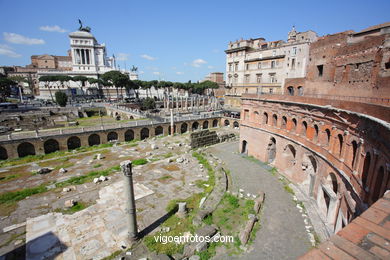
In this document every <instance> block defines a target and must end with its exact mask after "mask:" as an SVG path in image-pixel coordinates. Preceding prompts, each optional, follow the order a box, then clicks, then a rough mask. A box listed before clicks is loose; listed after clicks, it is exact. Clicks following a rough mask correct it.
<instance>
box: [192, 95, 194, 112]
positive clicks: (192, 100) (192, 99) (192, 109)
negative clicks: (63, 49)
mask: <svg viewBox="0 0 390 260" xmlns="http://www.w3.org/2000/svg"><path fill="white" fill-rule="evenodd" d="M193 110H194V98H193V97H191V111H193Z"/></svg>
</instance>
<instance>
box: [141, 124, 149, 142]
mask: <svg viewBox="0 0 390 260" xmlns="http://www.w3.org/2000/svg"><path fill="white" fill-rule="evenodd" d="M146 138H149V128H146V127H144V128H142V129H141V140H144V139H146Z"/></svg>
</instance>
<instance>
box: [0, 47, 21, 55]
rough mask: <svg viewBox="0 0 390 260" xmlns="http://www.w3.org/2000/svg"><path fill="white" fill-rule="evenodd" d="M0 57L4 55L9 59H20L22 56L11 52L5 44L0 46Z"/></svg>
mask: <svg viewBox="0 0 390 260" xmlns="http://www.w3.org/2000/svg"><path fill="white" fill-rule="evenodd" d="M0 55H4V56H7V57H10V58H20V57H22V55H20V54H19V53H16V52H14V51H13V50H12V48H11V47H9V46H8V45H5V44H0Z"/></svg>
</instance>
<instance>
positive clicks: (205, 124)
mask: <svg viewBox="0 0 390 260" xmlns="http://www.w3.org/2000/svg"><path fill="white" fill-rule="evenodd" d="M207 128H209V121H204V122H203V129H207Z"/></svg>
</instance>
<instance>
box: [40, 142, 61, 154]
mask: <svg viewBox="0 0 390 260" xmlns="http://www.w3.org/2000/svg"><path fill="white" fill-rule="evenodd" d="M43 149H44V151H45V154H48V153H53V152H55V151H59V150H60V145H59V143H58V141H57V140H54V139H49V140H46V141H45V142H44V143H43Z"/></svg>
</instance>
